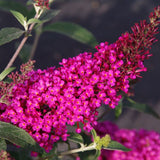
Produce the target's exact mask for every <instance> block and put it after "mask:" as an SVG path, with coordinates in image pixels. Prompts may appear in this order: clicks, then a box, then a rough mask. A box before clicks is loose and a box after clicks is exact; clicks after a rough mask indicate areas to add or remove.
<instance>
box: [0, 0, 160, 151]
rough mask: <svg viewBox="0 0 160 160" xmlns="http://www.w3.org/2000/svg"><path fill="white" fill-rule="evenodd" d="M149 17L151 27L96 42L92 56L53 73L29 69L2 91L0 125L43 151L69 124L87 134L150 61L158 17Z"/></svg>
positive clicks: (79, 58) (69, 61)
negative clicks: (102, 109)
mask: <svg viewBox="0 0 160 160" xmlns="http://www.w3.org/2000/svg"><path fill="white" fill-rule="evenodd" d="M39 2H41V1H39ZM43 2H44V1H43ZM45 2H47V1H45ZM39 5H40V3H39ZM159 10H160V8H159V7H158V8H156V9H155V12H156V13H157V11H158V12H159ZM153 15H154V16H151V17H152V19H154V20H155V19H156V20H155V21H154V23H146V22H145V21H142V22H141V24H140V25H138V24H136V25H135V26H134V27H133V28H132V30H133V33H128V32H126V33H125V34H123V35H122V36H121V37H120V38H119V39H118V40H117V41H116V42H115V43H113V44H110V45H109V44H108V43H107V42H104V43H100V45H98V46H96V49H97V51H96V52H95V53H94V54H92V53H87V52H85V53H83V54H80V55H78V56H76V57H73V58H69V59H63V60H62V62H61V63H60V65H62V66H61V67H59V68H57V69H55V68H52V67H51V68H48V69H46V70H40V69H38V70H36V71H34V70H31V71H30V72H28V73H27V74H26V75H25V76H26V77H28V78H26V79H24V80H23V81H21V82H19V83H16V84H14V82H12V83H11V85H13V86H14V87H13V88H12V89H9V90H7V89H5V88H4V90H5V91H8V93H6V95H7V96H8V104H7V105H6V104H3V103H1V104H0V120H1V121H5V122H10V123H12V124H15V125H17V126H18V127H20V128H22V129H24V130H26V131H27V132H28V133H29V134H30V135H31V136H32V137H33V138H34V139H35V140H36V141H37V142H38V143H39V145H40V146H41V147H43V148H45V150H46V151H49V150H51V149H52V147H53V144H54V143H55V142H57V141H58V140H59V139H60V138H61V139H62V140H63V141H66V140H67V137H68V136H69V135H68V134H67V125H71V126H72V125H75V124H77V129H76V132H77V133H80V132H81V128H80V127H79V124H80V123H82V124H83V129H84V130H86V131H88V132H90V131H91V129H92V128H93V125H96V124H97V121H96V120H97V115H98V112H97V109H98V108H99V107H100V106H101V104H102V103H104V104H106V105H109V107H110V108H115V107H116V106H117V105H118V102H119V101H120V99H121V98H122V95H123V94H125V93H126V94H127V93H129V87H130V82H131V81H132V80H135V79H137V78H138V77H140V72H142V71H146V68H145V67H144V64H143V61H144V60H145V59H147V58H148V57H150V56H151V55H150V54H149V51H148V49H150V47H151V45H152V43H153V42H154V41H155V38H154V35H155V34H156V33H157V27H156V26H157V23H158V22H157V19H158V18H159V17H158V18H157V16H159V15H160V14H158V15H157V14H156V15H155V14H153ZM19 79H20V78H19ZM5 85H6V84H5ZM1 93H2V92H1ZM9 95H11V96H9ZM1 96H2V94H1Z"/></svg>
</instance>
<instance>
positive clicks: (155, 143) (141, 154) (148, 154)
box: [95, 121, 160, 160]
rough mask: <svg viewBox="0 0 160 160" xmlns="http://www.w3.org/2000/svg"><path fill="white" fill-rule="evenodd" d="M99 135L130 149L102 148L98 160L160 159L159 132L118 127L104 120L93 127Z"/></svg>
mask: <svg viewBox="0 0 160 160" xmlns="http://www.w3.org/2000/svg"><path fill="white" fill-rule="evenodd" d="M95 129H96V131H97V133H98V135H99V136H101V137H103V136H104V135H105V134H111V135H112V139H113V140H116V141H118V142H120V143H121V144H123V145H124V146H126V147H128V148H130V149H131V151H129V152H123V151H107V150H102V153H101V155H100V157H99V160H160V134H159V133H157V132H155V131H147V130H144V129H140V130H134V129H132V130H129V129H119V128H118V126H116V125H115V124H113V123H111V122H108V121H105V122H102V123H98V125H97V126H96V127H95Z"/></svg>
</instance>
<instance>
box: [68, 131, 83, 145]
mask: <svg viewBox="0 0 160 160" xmlns="http://www.w3.org/2000/svg"><path fill="white" fill-rule="evenodd" d="M69 134H70V136H69V137H68V139H69V140H70V141H73V142H75V143H79V144H81V143H84V142H83V137H82V136H81V135H80V134H78V133H73V132H72V133H69Z"/></svg>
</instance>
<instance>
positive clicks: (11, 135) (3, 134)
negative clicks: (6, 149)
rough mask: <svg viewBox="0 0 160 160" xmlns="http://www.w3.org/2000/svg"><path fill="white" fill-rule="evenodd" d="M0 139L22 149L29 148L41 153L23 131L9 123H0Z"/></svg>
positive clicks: (34, 142) (33, 141)
mask: <svg viewBox="0 0 160 160" xmlns="http://www.w3.org/2000/svg"><path fill="white" fill-rule="evenodd" d="M0 138H2V139H6V140H8V141H10V142H11V143H13V144H16V145H18V146H20V147H22V148H25V147H26V148H31V149H32V150H33V151H37V152H43V151H42V149H41V148H40V147H39V145H38V144H37V143H36V141H35V140H34V139H33V138H32V137H31V136H30V135H29V134H28V133H27V132H26V131H25V130H23V129H21V128H18V127H16V126H14V125H12V124H10V123H6V122H1V121H0Z"/></svg>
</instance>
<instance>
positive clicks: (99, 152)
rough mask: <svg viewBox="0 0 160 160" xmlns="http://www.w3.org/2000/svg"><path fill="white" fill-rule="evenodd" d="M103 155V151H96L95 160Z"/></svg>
mask: <svg viewBox="0 0 160 160" xmlns="http://www.w3.org/2000/svg"><path fill="white" fill-rule="evenodd" d="M100 155H101V151H100V150H96V154H95V160H96V159H97V158H98V157H99V156H100Z"/></svg>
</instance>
